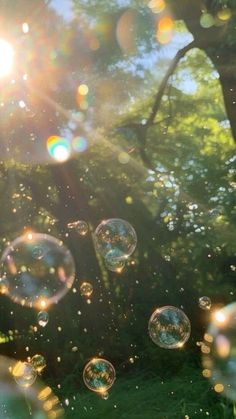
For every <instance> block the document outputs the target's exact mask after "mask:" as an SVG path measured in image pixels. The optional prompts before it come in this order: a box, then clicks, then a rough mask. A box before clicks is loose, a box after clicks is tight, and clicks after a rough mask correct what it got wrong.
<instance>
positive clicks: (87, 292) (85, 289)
mask: <svg viewBox="0 0 236 419" xmlns="http://www.w3.org/2000/svg"><path fill="white" fill-rule="evenodd" d="M92 293H93V286H92V284H90V282H83V283H82V284H81V285H80V295H82V296H84V297H90V296H91V295H92Z"/></svg>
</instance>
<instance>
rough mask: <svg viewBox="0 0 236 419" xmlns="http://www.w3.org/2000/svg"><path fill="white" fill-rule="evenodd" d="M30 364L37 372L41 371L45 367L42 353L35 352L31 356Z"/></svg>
mask: <svg viewBox="0 0 236 419" xmlns="http://www.w3.org/2000/svg"><path fill="white" fill-rule="evenodd" d="M30 364H31V365H32V367H33V368H34V369H35V371H37V373H41V372H42V371H43V369H44V368H45V367H46V360H45V358H44V356H43V355H39V354H36V355H34V356H33V357H32V358H31V360H30Z"/></svg>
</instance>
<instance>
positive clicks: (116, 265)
mask: <svg viewBox="0 0 236 419" xmlns="http://www.w3.org/2000/svg"><path fill="white" fill-rule="evenodd" d="M105 265H106V267H107V269H108V270H109V271H112V272H116V273H121V272H122V271H123V269H124V267H125V261H124V260H119V259H115V258H113V257H110V256H109V254H108V255H107V256H106V257H105Z"/></svg>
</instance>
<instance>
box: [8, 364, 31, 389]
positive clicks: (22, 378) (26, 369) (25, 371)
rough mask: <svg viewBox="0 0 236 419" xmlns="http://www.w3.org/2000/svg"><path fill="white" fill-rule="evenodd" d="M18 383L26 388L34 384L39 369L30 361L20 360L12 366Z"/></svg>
mask: <svg viewBox="0 0 236 419" xmlns="http://www.w3.org/2000/svg"><path fill="white" fill-rule="evenodd" d="M12 375H13V377H14V379H15V381H16V383H17V384H18V385H19V386H21V387H24V388H27V387H30V386H32V384H33V383H34V382H35V380H36V378H37V371H35V369H34V367H33V366H32V365H31V364H30V363H29V362H21V361H18V362H17V363H16V364H15V365H14V367H13V368H12Z"/></svg>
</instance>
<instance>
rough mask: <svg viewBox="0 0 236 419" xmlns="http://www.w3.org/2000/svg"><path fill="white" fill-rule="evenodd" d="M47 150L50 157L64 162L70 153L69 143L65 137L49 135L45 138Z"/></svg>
mask: <svg viewBox="0 0 236 419" xmlns="http://www.w3.org/2000/svg"><path fill="white" fill-rule="evenodd" d="M47 150H48V153H49V155H50V157H51V158H52V159H53V160H55V161H58V162H64V161H66V160H68V159H69V157H70V155H71V145H70V141H69V140H68V139H67V138H63V137H59V136H58V135H51V136H50V137H49V138H48V139H47Z"/></svg>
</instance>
